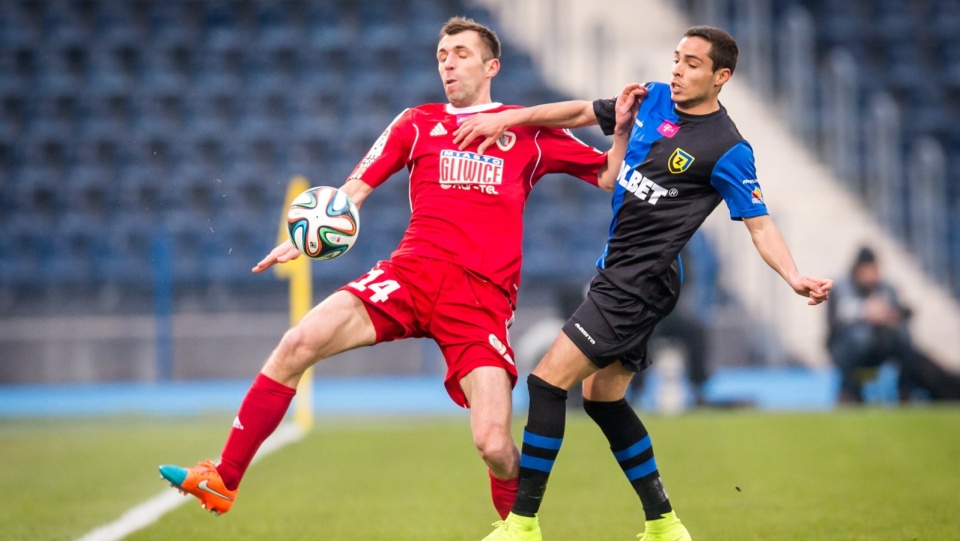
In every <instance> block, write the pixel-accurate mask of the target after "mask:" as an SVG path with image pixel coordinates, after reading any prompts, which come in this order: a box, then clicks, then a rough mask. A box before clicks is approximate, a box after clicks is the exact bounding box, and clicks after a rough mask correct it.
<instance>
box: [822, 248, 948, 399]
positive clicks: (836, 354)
mask: <svg viewBox="0 0 960 541" xmlns="http://www.w3.org/2000/svg"><path fill="white" fill-rule="evenodd" d="M831 297H832V298H831V300H832V301H833V302H831V303H828V305H827V306H828V311H827V317H828V324H829V327H830V331H829V335H828V338H827V348H828V349H829V350H830V356H831V357H832V358H833V362H834V363H835V364H836V365H837V368H839V369H840V401H841V402H846V403H850V402H862V401H863V393H862V387H863V377H862V376H863V374H864V372H865V369H872V368H876V367H878V366H880V364H882V363H883V362H885V361H893V362H895V363H896V364H897V365H898V366H899V368H900V377H899V382H898V392H899V395H900V400H907V399H909V398H910V397H911V395H912V394H913V391H914V390H916V389H923V390H925V391H926V392H927V393H928V395H929V396H930V398H931V399H934V400H941V399H953V400H956V399H960V377H957V376H954V375H952V374H949V373H947V372H945V371H944V370H943V369H941V368H940V367H939V366H937V365H936V364H935V363H934V362H933V361H931V360H930V359H929V358H928V357H927V356H926V355H924V354H923V353H922V352H920V351H918V350H917V349H916V348H915V347H914V345H913V342H912V340H911V338H910V331H909V329H908V328H907V321H908V320H909V318H910V315H911V310H910V309H909V308H907V307H906V306H904V305H903V304H902V303H901V302H900V300H899V298H898V297H897V292H896V290H895V289H894V288H893V286H891V285H890V284H888V283H887V282H885V281H884V280H883V278H882V276H881V273H880V265H879V263H878V261H877V257H876V254H874V252H873V250H872V249H870V248H869V247H866V246H864V247H862V248H860V251H859V252H858V253H857V256H856V259H855V260H854V262H853V266H852V267H851V269H850V275H849V276H848V277H847V278H846V279H845V280H840V281H838V282H837V283H836V284H835V285H834V288H833V291H832V292H831Z"/></svg>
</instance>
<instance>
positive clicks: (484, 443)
mask: <svg viewBox="0 0 960 541" xmlns="http://www.w3.org/2000/svg"><path fill="white" fill-rule="evenodd" d="M460 386H461V388H462V389H463V393H464V395H465V396H466V397H467V401H468V402H469V404H470V429H471V431H472V433H473V443H474V445H476V446H477V451H478V452H479V453H480V458H481V459H483V462H484V463H485V464H486V465H487V467H488V468H489V469H490V493H491V497H492V498H493V505H494V507H495V508H496V509H497V512H498V513H499V514H500V518H506V516H507V513H509V512H510V509H511V508H512V507H513V503H514V501H515V500H516V499H517V482H518V480H517V477H518V476H519V475H520V451H519V450H517V446H516V444H514V442H513V436H512V435H511V434H510V420H511V417H512V415H513V407H512V396H511V393H512V391H513V387H512V385H511V384H510V378H509V377H508V376H507V373H506V371H505V370H503V369H502V368H498V367H493V366H481V367H478V368H475V369H474V370H472V371H471V372H470V373H469V374H467V375H466V376H464V377H463V378H462V379H461V380H460Z"/></svg>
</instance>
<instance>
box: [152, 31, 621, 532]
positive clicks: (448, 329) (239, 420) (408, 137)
mask: <svg viewBox="0 0 960 541" xmlns="http://www.w3.org/2000/svg"><path fill="white" fill-rule="evenodd" d="M499 56H500V43H499V41H498V39H497V36H496V34H495V33H494V32H493V31H492V30H490V29H489V28H487V27H485V26H482V25H480V24H477V23H476V22H474V21H472V20H470V19H464V18H453V19H451V20H450V21H448V22H447V23H446V25H444V27H443V29H442V30H441V32H440V41H439V44H438V46H437V51H436V58H437V66H438V70H439V74H440V77H441V80H442V82H443V86H444V90H445V92H446V96H447V99H448V100H449V103H446V104H427V105H421V106H419V107H414V108H411V109H407V110H405V111H403V112H402V113H401V114H400V115H398V116H397V118H396V119H394V121H393V122H392V123H391V124H390V125H389V126H388V127H387V128H386V130H385V131H384V132H383V134H382V135H381V136H380V138H379V139H377V141H376V142H375V143H374V144H373V146H372V148H371V149H370V151H369V152H368V154H367V155H366V157H364V158H363V160H362V161H361V162H360V163H359V164H358V165H357V167H356V168H355V169H354V171H353V172H352V173H351V174H350V176H349V178H348V179H347V181H346V183H345V184H344V186H343V190H344V191H345V192H346V193H347V194H348V195H349V196H350V197H351V198H352V200H353V201H354V202H355V203H356V204H357V205H360V204H361V203H362V202H363V201H364V199H365V198H366V197H367V195H368V194H369V193H370V192H371V191H372V190H373V189H374V188H376V187H377V186H379V185H380V184H381V183H383V182H384V181H386V180H387V179H388V178H389V177H390V176H391V175H393V174H394V173H396V172H397V171H399V170H400V169H401V168H404V167H406V168H407V170H408V171H409V175H410V205H411V217H410V225H409V227H408V228H407V231H406V234H405V236H404V237H403V240H402V241H401V242H400V245H399V246H398V247H397V249H396V250H395V251H394V252H393V254H392V255H391V256H390V259H389V260H387V261H381V262H379V263H378V264H377V265H376V266H375V267H374V268H373V269H371V270H370V271H369V272H367V273H366V274H364V275H363V276H360V277H359V278H357V279H356V280H354V281H352V282H350V283H348V284H347V285H345V286H343V287H342V288H341V289H340V290H338V291H337V292H335V293H333V294H332V295H330V296H329V297H327V298H326V299H325V300H324V301H323V302H321V303H320V304H319V305H317V306H316V307H314V308H313V309H312V310H311V311H310V312H309V313H308V314H307V315H306V316H305V317H304V318H303V319H302V320H301V321H300V322H299V323H298V324H297V325H295V326H294V327H293V328H291V329H290V330H289V331H288V332H287V333H286V334H285V335H284V337H283V339H282V340H281V342H280V344H279V345H278V346H277V348H276V349H275V350H274V351H273V353H272V354H271V355H270V357H269V359H268V360H267V362H266V364H265V366H264V367H263V369H262V371H261V372H260V374H259V375H258V376H257V378H256V379H255V380H254V382H253V385H252V386H251V388H250V390H249V391H248V393H247V395H246V397H245V399H244V401H243V403H242V404H241V406H240V411H239V412H238V414H237V417H236V420H235V421H234V424H233V428H232V429H231V431H230V433H229V436H228V438H227V442H226V444H225V446H224V448H223V452H222V454H221V460H220V461H219V463H214V462H212V461H206V462H202V463H200V464H199V465H197V466H195V467H193V468H182V467H179V466H174V465H164V466H161V467H160V472H161V475H162V477H163V478H164V479H166V480H167V481H169V482H170V483H171V484H172V485H173V486H175V487H176V488H178V489H180V490H182V491H184V492H188V493H190V494H192V495H194V496H196V497H197V498H198V499H199V500H200V502H201V505H202V506H203V507H204V508H205V509H207V510H209V511H211V512H215V513H218V514H221V513H225V512H227V511H229V510H230V508H231V507H232V505H233V502H234V500H235V499H236V495H237V490H238V486H239V484H240V480H241V478H242V477H243V474H244V472H245V471H246V469H247V467H248V466H249V464H250V461H251V460H252V459H253V456H254V454H255V453H256V451H257V449H258V448H259V447H260V445H261V444H262V443H263V442H264V440H266V438H267V437H268V436H269V435H270V434H271V433H273V432H274V430H276V428H277V426H278V425H279V423H280V421H281V420H282V419H283V417H284V415H285V413H286V411H287V408H288V407H289V405H290V402H291V400H292V399H293V396H294V392H295V388H296V386H297V383H298V382H299V380H300V377H301V376H302V375H303V373H304V371H305V370H306V369H307V368H308V367H310V366H312V365H313V364H315V363H317V362H319V361H320V360H322V359H325V358H327V357H330V356H333V355H335V354H337V353H339V352H342V351H346V350H349V349H353V348H356V347H361V346H369V345H373V344H377V343H380V342H386V341H390V340H398V339H402V338H408V337H429V338H432V339H434V340H435V341H436V342H437V344H438V345H439V346H440V349H441V351H442V353H443V356H444V359H445V361H446V364H447V373H446V377H445V380H444V384H445V386H446V389H447V392H448V394H449V395H450V397H451V399H452V400H453V401H454V402H455V403H456V404H458V405H460V406H463V407H469V408H470V426H471V429H472V432H473V439H474V443H475V444H476V447H477V450H478V452H479V454H480V457H481V458H482V460H483V461H484V463H485V465H486V466H487V468H488V469H489V476H490V486H491V495H492V498H493V502H494V506H495V507H496V509H497V511H498V513H499V514H500V516H501V517H506V514H507V513H508V512H509V510H510V508H511V507H512V506H513V502H514V500H515V498H516V493H517V492H516V491H517V483H518V474H519V451H518V450H517V447H516V445H515V444H514V442H513V438H512V436H511V433H510V419H511V413H512V406H511V390H512V388H513V386H514V385H515V383H516V379H517V369H516V366H515V364H514V360H513V351H512V349H511V348H510V343H509V340H508V336H507V328H508V327H509V326H510V324H511V322H512V320H513V311H514V308H515V303H516V298H517V292H518V289H519V287H520V266H521V257H522V252H521V239H522V231H523V208H524V205H525V204H526V200H527V197H528V195H529V194H530V190H531V189H532V188H533V185H534V184H535V183H536V182H537V181H538V180H539V179H540V178H541V177H542V176H543V175H545V174H548V173H565V174H568V175H572V176H575V177H578V178H580V179H582V180H584V181H586V182H588V183H591V184H595V185H596V184H600V185H601V186H604V187H606V189H607V190H608V191H610V190H612V188H613V183H614V181H615V179H616V174H617V171H616V169H615V168H612V167H609V166H608V156H607V154H605V153H603V152H600V151H599V150H597V149H595V148H593V147H591V146H589V145H586V144H584V143H583V142H581V141H580V140H578V139H577V138H575V137H574V136H573V135H571V134H570V133H569V132H566V131H564V130H561V129H556V128H540V127H536V126H528V127H522V128H517V129H514V130H509V131H505V132H503V133H502V134H500V136H499V137H498V138H497V140H496V141H494V146H491V147H490V148H489V151H488V152H487V153H486V154H483V155H481V154H480V153H478V152H476V151H475V150H476V148H474V147H475V146H476V145H474V147H465V148H463V149H460V148H458V145H457V144H456V143H454V141H453V137H454V136H453V132H454V131H456V129H457V127H458V126H459V124H460V122H462V121H463V120H464V119H466V118H469V117H470V116H472V115H475V114H477V113H479V112H487V111H501V110H505V109H508V108H510V107H512V106H504V105H502V104H500V103H496V102H493V101H492V99H491V96H490V84H491V81H492V79H493V77H495V76H496V75H497V72H498V71H499V69H500V61H499ZM621 157H622V152H621ZM366 219H367V220H376V216H375V215H374V216H373V217H371V218H366ZM298 256H299V252H298V251H297V250H296V248H294V247H293V245H292V244H291V243H290V242H285V243H283V244H281V245H279V246H277V247H276V248H274V250H273V251H272V252H271V253H270V254H269V255H268V256H267V257H266V258H264V259H263V260H262V261H261V262H260V263H258V264H257V266H256V267H255V268H254V269H253V270H254V272H263V271H264V270H266V269H267V268H269V267H270V266H272V265H274V264H278V263H284V262H287V261H289V260H291V259H293V258H295V257H298Z"/></svg>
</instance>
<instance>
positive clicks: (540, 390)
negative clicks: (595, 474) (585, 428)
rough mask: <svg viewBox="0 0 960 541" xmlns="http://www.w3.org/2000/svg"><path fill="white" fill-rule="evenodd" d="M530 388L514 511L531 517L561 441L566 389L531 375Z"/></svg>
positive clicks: (564, 420)
mask: <svg viewBox="0 0 960 541" xmlns="http://www.w3.org/2000/svg"><path fill="white" fill-rule="evenodd" d="M527 389H529V391H530V414H529V418H528V419H527V426H526V427H525V429H524V431H523V447H522V448H521V451H520V487H519V489H518V490H517V502H516V503H515V504H514V505H513V512H514V513H516V514H518V515H521V516H525V517H532V516H534V515H536V514H537V511H539V510H540V502H541V501H543V493H544V492H546V490H547V479H548V478H549V477H550V470H552V469H553V463H554V461H555V460H556V459H557V453H559V452H560V445H561V444H562V443H563V430H564V426H565V424H566V416H567V391H565V390H563V389H561V388H560V387H554V386H553V385H550V384H549V383H547V382H545V381H543V380H542V379H540V378H538V377H537V376H534V375H533V374H531V375H530V376H529V377H528V378H527Z"/></svg>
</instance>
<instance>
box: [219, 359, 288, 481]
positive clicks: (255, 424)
mask: <svg viewBox="0 0 960 541" xmlns="http://www.w3.org/2000/svg"><path fill="white" fill-rule="evenodd" d="M295 394H297V390H296V389H291V388H290V387H287V386H286V385H283V384H280V383H277V382H276V381H274V380H272V379H270V378H268V377H267V376H265V375H263V374H258V375H257V379H255V380H253V385H251V386H250V390H249V391H247V396H246V397H244V399H243V403H242V404H240V411H239V412H237V417H236V419H234V420H233V428H232V429H231V430H230V435H229V436H227V443H226V445H224V446H223V453H221V455H220V464H218V465H217V473H219V474H220V477H221V478H222V479H223V484H224V486H226V487H227V488H228V489H230V490H236V488H237V486H239V485H240V479H242V478H243V474H244V473H245V472H246V471H247V468H248V467H249V466H250V461H251V460H253V455H255V454H256V453H257V449H259V448H260V444H262V443H263V442H264V440H266V439H267V437H268V436H270V434H273V431H274V430H276V429H277V427H278V426H280V421H282V420H283V416H284V415H286V413H287V408H289V407H290V402H291V401H292V400H293V395H295Z"/></svg>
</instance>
